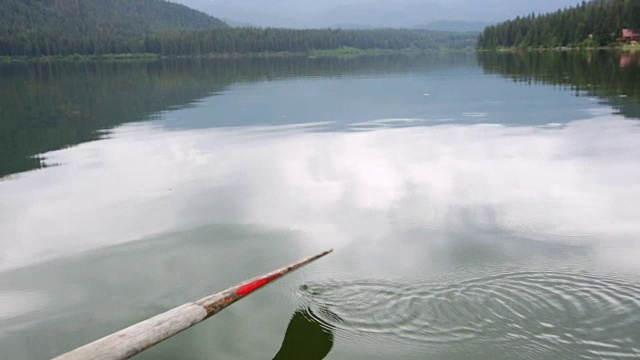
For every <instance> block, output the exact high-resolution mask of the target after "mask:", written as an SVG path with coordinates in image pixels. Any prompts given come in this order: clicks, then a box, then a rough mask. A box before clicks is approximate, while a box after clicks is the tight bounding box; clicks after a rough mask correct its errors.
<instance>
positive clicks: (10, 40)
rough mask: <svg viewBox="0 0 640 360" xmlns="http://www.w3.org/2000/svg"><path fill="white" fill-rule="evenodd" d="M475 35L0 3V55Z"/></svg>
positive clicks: (136, 1)
mask: <svg viewBox="0 0 640 360" xmlns="http://www.w3.org/2000/svg"><path fill="white" fill-rule="evenodd" d="M476 37H477V35H476V34H474V33H453V32H435V31H426V30H400V29H378V30H337V29H335V30H332V29H322V30H293V29H274V28H266V29H263V28H230V27H228V26H226V24H224V23H223V22H221V21H220V20H218V19H216V18H213V17H210V16H208V15H205V14H203V13H200V12H197V11H195V10H191V9H189V8H187V7H184V6H182V5H177V4H173V3H170V2H166V1H161V0H0V56H12V57H15V56H27V57H39V56H67V55H73V54H78V55H105V54H132V53H138V54H139V53H151V54H157V55H163V56H178V55H179V56H189V55H208V54H248V53H266V52H271V53H275V52H291V53H303V52H311V51H314V50H320V51H323V50H334V49H341V48H345V47H346V48H357V49H360V50H373V49H382V50H393V51H396V50H405V49H418V50H438V49H442V48H453V49H462V48H473V47H474V46H475V42H476Z"/></svg>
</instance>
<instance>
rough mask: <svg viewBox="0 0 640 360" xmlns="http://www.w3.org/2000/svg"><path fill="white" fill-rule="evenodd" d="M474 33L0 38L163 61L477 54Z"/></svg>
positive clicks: (30, 47)
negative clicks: (355, 52) (374, 52)
mask: <svg viewBox="0 0 640 360" xmlns="http://www.w3.org/2000/svg"><path fill="white" fill-rule="evenodd" d="M476 36H477V35H476V34H475V33H453V32H435V31H428V30H403V29H377V30H340V29H317V30H294V29H278V28H223V29H213V30H174V31H158V32H150V33H147V34H141V35H135V34H127V33H125V32H120V31H119V30H117V28H114V29H113V31H105V32H104V33H100V34H96V35H93V36H91V35H88V36H74V35H72V34H64V35H59V36H53V35H51V34H46V33H30V34H23V35H21V36H16V37H9V38H7V37H5V38H0V56H2V55H4V56H65V55H72V54H78V55H104V54H122V53H152V54H158V55H162V56H189V55H208V54H251V53H266V52H291V53H305V52H310V51H313V50H331V49H339V48H343V47H351V48H357V49H363V50H369V49H383V50H404V49H417V50H439V49H442V48H448V49H467V48H473V47H474V46H475V43H476Z"/></svg>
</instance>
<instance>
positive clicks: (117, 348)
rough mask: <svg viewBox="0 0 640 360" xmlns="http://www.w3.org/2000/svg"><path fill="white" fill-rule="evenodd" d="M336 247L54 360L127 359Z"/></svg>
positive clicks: (180, 307) (183, 306) (143, 322)
mask: <svg viewBox="0 0 640 360" xmlns="http://www.w3.org/2000/svg"><path fill="white" fill-rule="evenodd" d="M332 251H333V250H327V251H325V252H322V253H320V254H318V255H315V256H311V257H308V258H306V259H303V260H300V261H298V262H297V263H294V264H291V265H289V266H287V267H283V268H281V269H278V270H276V271H273V272H270V273H268V274H265V275H262V276H258V277H256V278H253V279H251V280H248V281H245V282H243V283H241V284H238V285H236V286H234V287H231V288H228V289H227V290H224V291H221V292H219V293H217V294H213V295H209V296H207V297H204V298H202V299H200V300H196V301H194V302H190V303H187V304H184V305H181V306H178V307H176V308H173V309H171V310H169V311H167V312H164V313H162V314H160V315H156V316H154V317H152V318H150V319H148V320H145V321H142V322H139V323H137V324H135V325H132V326H130V327H128V328H126V329H122V330H120V331H118V332H116V333H114V334H111V335H108V336H105V337H103V338H102V339H99V340H96V341H94V342H92V343H90V344H87V345H84V346H82V347H79V348H77V349H75V350H72V351H70V352H68V353H66V354H63V355H60V356H58V357H56V358H55V359H54V360H79V359H96V360H116V359H128V358H130V357H132V356H134V355H136V354H138V353H140V352H141V351H144V350H146V349H148V348H150V347H152V346H153V345H155V344H157V343H159V342H161V341H163V340H165V339H168V338H170V337H172V336H173V335H175V334H177V333H179V332H181V331H183V330H186V329H188V328H190V327H191V326H193V325H195V324H197V323H199V322H201V321H202V320H205V319H207V318H209V317H211V316H213V315H215V314H217V313H218V312H220V311H221V310H222V309H224V308H226V307H227V306H229V305H231V304H233V303H234V302H236V301H238V300H240V299H242V298H243V297H245V296H247V295H249V294H250V293H252V292H253V291H255V290H257V289H259V288H261V287H262V286H264V285H266V284H268V283H270V282H271V281H273V280H275V279H277V278H279V277H281V276H282V275H285V274H287V273H289V272H291V271H294V270H296V269H299V268H300V267H302V266H304V265H306V264H308V263H310V262H312V261H314V260H316V259H319V258H321V257H323V256H325V255H327V254H329V253H330V252H332Z"/></svg>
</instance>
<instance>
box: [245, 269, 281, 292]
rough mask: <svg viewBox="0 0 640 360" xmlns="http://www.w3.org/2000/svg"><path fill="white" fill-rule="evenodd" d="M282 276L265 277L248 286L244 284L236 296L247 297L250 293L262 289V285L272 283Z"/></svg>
mask: <svg viewBox="0 0 640 360" xmlns="http://www.w3.org/2000/svg"><path fill="white" fill-rule="evenodd" d="M280 275H282V274H280V273H278V274H274V275H271V276H267V277H264V278H262V279H258V280H255V281H252V282H250V283H248V284H244V285H242V286H240V287H239V288H238V291H236V294H237V295H238V296H244V295H247V294H249V293H250V292H252V291H254V290H256V289H257V288H259V287H261V286H262V285H264V284H266V283H268V282H270V281H271V280H273V279H275V278H277V277H279V276H280Z"/></svg>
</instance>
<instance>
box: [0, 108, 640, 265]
mask: <svg viewBox="0 0 640 360" xmlns="http://www.w3.org/2000/svg"><path fill="white" fill-rule="evenodd" d="M377 123H380V122H379V121H378V122H377ZM313 126H317V124H316V125H313ZM266 130H268V131H266ZM639 135H640V128H639V127H638V126H637V123H635V122H633V121H628V120H624V119H622V118H621V117H617V116H612V115H610V116H601V117H596V118H593V119H588V120H582V121H574V122H571V123H569V124H567V125H566V126H564V127H562V128H554V129H545V128H539V127H517V128H514V127H505V126H501V125H473V126H456V125H441V126H433V127H411V128H397V129H390V128H386V129H384V130H375V131H365V132H355V133H354V132H351V133H349V132H347V133H332V132H309V131H305V126H301V127H282V128H279V127H244V128H227V129H207V130H198V131H172V132H164V131H162V130H160V129H157V128H155V127H153V125H150V124H148V123H147V124H137V125H130V126H124V127H121V128H119V129H117V130H116V131H115V132H114V133H113V134H112V135H111V136H110V138H109V139H105V140H101V141H96V142H91V143H86V144H82V145H80V146H77V147H74V148H70V149H64V150H59V151H55V152H51V153H48V154H45V158H46V162H48V163H50V164H60V165H61V166H57V167H51V168H48V169H44V170H40V171H37V172H30V173H26V174H23V175H21V176H18V177H16V178H15V179H10V180H7V181H4V182H2V183H0V190H1V191H0V204H1V205H0V214H1V216H0V239H2V240H0V241H1V244H0V259H1V265H0V269H3V270H6V269H10V268H15V267H22V266H25V265H28V264H32V263H36V262H40V261H44V260H46V259H51V258H56V257H61V256H68V255H72V254H77V253H80V252H82V251H85V250H90V249H94V248H100V247H104V246H109V245H114V244H118V243H124V242H129V241H134V240H138V239H142V238H145V237H148V236H152V235H155V234H159V233H163V232H167V231H175V230H180V229H184V228H189V227H194V226H201V225H206V224H212V223H220V224H225V223H233V224H257V225H262V226H266V227H269V228H284V229H291V230H296V231H301V232H304V233H306V234H310V237H311V238H312V239H314V241H316V243H317V244H321V245H322V246H324V247H326V246H327V245H331V246H336V247H341V246H348V245H349V244H350V243H353V242H360V241H365V242H370V243H371V244H375V243H377V242H378V241H381V239H385V234H389V233H390V232H394V231H396V230H397V229H411V228H423V229H435V230H445V229H449V230H454V231H457V230H460V231H463V230H473V229H474V228H475V229H493V230H499V231H501V232H503V233H508V234H518V235H519V236H523V237H526V238H530V239H533V240H541V241H551V242H560V243H572V244H575V243H577V244H583V245H584V244H588V245H590V246H593V247H594V248H598V249H600V250H599V251H598V254H600V255H605V256H606V257H605V258H606V259H607V260H610V262H611V263H612V264H616V263H617V264H623V265H627V266H630V267H637V264H636V261H635V259H637V257H636V256H637V255H639V254H638V250H639V249H640V247H639V245H640V244H639V242H638V240H637V235H638V234H640V222H639V221H638V214H640V186H639V185H638V184H640V165H639V163H638V161H637V160H638V154H639V153H640V141H638V137H639ZM386 240H388V239H386ZM386 240H385V241H386Z"/></svg>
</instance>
